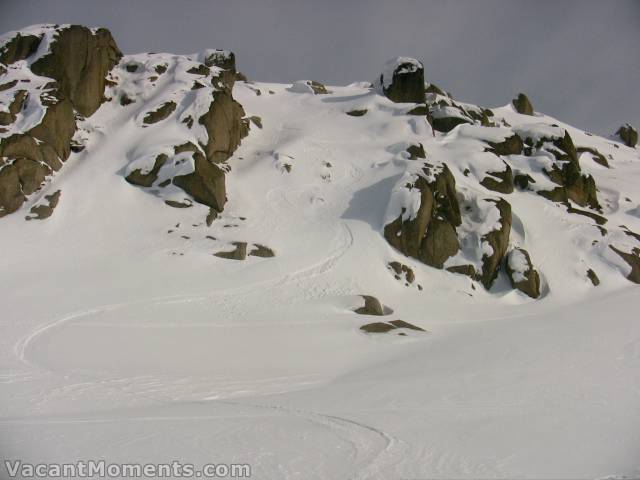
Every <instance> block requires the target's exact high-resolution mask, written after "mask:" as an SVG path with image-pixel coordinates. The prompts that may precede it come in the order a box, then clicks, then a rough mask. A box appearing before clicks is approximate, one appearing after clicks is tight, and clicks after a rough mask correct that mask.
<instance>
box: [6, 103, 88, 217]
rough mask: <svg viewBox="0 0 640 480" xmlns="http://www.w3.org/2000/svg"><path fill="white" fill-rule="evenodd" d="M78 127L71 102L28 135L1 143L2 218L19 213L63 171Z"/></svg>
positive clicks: (52, 112)
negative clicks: (2, 160) (38, 191)
mask: <svg viewBox="0 0 640 480" xmlns="http://www.w3.org/2000/svg"><path fill="white" fill-rule="evenodd" d="M75 130H76V123H75V118H74V113H73V108H72V106H71V103H70V102H69V101H68V100H65V99H62V100H58V101H57V103H55V104H51V105H49V106H48V108H47V111H46V113H45V115H44V117H43V119H42V121H41V122H40V124H39V125H37V126H35V127H34V128H32V129H31V130H29V131H28V132H26V133H22V134H16V135H12V136H10V137H6V138H3V139H2V140H0V157H4V158H5V159H6V160H5V161H4V162H5V165H4V166H3V167H2V170H1V171H0V187H1V188H0V217H2V216H4V215H7V214H9V213H12V212H15V211H16V210H17V209H18V208H20V206H22V204H23V203H24V201H25V200H26V198H27V196H29V195H31V194H32V193H34V192H35V191H36V190H37V189H38V188H39V187H40V185H41V184H42V182H44V180H45V178H46V177H47V176H48V175H50V174H51V173H53V172H54V171H55V170H59V169H60V167H61V166H62V164H63V162H64V161H65V160H66V159H67V158H68V157H69V154H70V152H71V137H72V136H73V134H74V133H75Z"/></svg>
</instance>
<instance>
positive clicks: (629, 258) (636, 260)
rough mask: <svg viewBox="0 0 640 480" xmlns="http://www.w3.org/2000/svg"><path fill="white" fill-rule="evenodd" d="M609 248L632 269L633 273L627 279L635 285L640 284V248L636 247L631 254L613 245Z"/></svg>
mask: <svg viewBox="0 0 640 480" xmlns="http://www.w3.org/2000/svg"><path fill="white" fill-rule="evenodd" d="M609 248H611V250H613V251H614V252H616V253H617V254H618V256H619V257H620V258H622V259H623V260H624V261H625V262H627V264H628V265H629V266H630V267H631V272H629V275H627V279H628V280H630V281H632V282H633V283H640V248H638V247H636V248H634V249H633V250H631V252H630V253H627V252H623V251H622V250H619V249H617V248H616V247H614V246H613V245H609Z"/></svg>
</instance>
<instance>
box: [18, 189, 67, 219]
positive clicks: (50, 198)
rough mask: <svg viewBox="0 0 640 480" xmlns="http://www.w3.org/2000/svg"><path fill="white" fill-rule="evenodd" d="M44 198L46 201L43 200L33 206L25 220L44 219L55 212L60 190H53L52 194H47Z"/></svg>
mask: <svg viewBox="0 0 640 480" xmlns="http://www.w3.org/2000/svg"><path fill="white" fill-rule="evenodd" d="M44 200H45V202H46V203H45V202H42V203H39V204H38V205H34V206H33V207H31V210H29V215H27V216H26V217H25V220H44V219H45V218H49V217H50V216H51V215H52V214H53V210H54V209H55V208H56V207H57V206H58V201H59V200H60V190H57V191H55V192H53V193H52V194H51V195H45V197H44Z"/></svg>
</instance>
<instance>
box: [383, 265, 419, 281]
mask: <svg viewBox="0 0 640 480" xmlns="http://www.w3.org/2000/svg"><path fill="white" fill-rule="evenodd" d="M389 268H391V270H392V271H393V273H394V277H395V279H396V280H402V279H403V277H404V280H405V282H406V283H407V284H411V283H413V282H414V281H415V279H416V275H415V273H414V272H413V269H412V268H411V267H409V266H408V265H405V264H404V263H400V262H389Z"/></svg>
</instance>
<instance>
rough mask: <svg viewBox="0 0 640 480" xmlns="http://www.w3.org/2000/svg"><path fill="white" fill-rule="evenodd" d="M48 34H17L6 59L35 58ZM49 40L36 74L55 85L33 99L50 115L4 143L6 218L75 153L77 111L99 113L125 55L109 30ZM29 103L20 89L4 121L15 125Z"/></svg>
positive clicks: (71, 31)
mask: <svg viewBox="0 0 640 480" xmlns="http://www.w3.org/2000/svg"><path fill="white" fill-rule="evenodd" d="M44 35H45V34H44V33H43V36H44ZM43 36H37V35H21V34H16V36H15V37H14V38H13V39H11V40H9V41H8V42H7V43H6V44H5V45H4V47H3V48H2V51H0V61H1V62H2V63H4V64H6V65H10V64H12V63H15V62H17V61H20V60H24V59H27V58H30V57H33V56H35V55H36V53H37V52H38V47H39V46H40V44H41V42H43V41H44V40H43ZM48 41H49V45H48V53H46V54H44V55H42V56H41V57H39V58H36V59H34V60H33V63H32V64H31V70H32V72H33V73H35V74H36V75H40V76H43V77H48V78H51V79H53V80H55V81H52V82H49V83H47V84H46V88H44V89H43V90H42V93H41V96H40V98H38V99H35V98H34V99H29V101H38V102H40V103H41V104H42V106H43V108H45V109H46V112H45V114H44V116H43V117H42V120H41V121H40V123H39V124H37V125H35V126H33V127H32V128H31V129H30V130H28V131H26V132H21V133H17V134H14V135H12V136H9V137H5V138H2V140H0V157H4V158H5V160H4V166H3V168H2V171H1V172H0V186H1V187H2V188H0V217H2V216H4V215H6V214H9V213H12V212H14V211H16V210H17V209H18V208H20V206H21V205H22V204H23V203H24V201H25V200H26V197H27V196H28V195H30V194H32V193H33V192H35V191H36V190H37V189H38V188H39V187H40V185H41V184H42V182H43V181H44V179H45V178H46V177H47V176H48V175H50V174H51V173H53V172H54V171H56V170H59V169H60V168H61V166H62V164H63V163H64V161H65V160H66V159H67V158H68V157H69V154H70V152H71V138H72V137H73V135H74V133H75V131H76V120H75V114H76V112H77V113H79V114H81V115H84V116H89V115H91V114H92V113H93V112H95V111H96V110H97V108H98V107H99V106H100V104H101V103H102V102H103V100H104V89H105V85H106V78H105V77H106V75H107V73H108V72H109V70H111V68H113V66H114V65H115V64H116V63H117V62H118V60H119V58H120V57H121V56H122V54H121V53H120V51H119V50H118V47H117V46H116V44H115V42H114V41H113V38H112V37H111V34H110V33H109V32H108V31H107V30H105V29H98V30H96V31H91V30H90V29H88V28H85V27H81V26H77V25H73V26H70V27H62V28H59V29H57V30H55V32H52V33H51V37H50V39H49V40H48ZM25 101H27V98H26V92H24V91H22V90H19V91H17V92H16V94H15V96H14V99H13V101H12V102H11V104H10V106H9V109H8V110H9V111H8V115H7V116H5V118H3V119H1V120H2V121H4V122H6V123H12V122H13V121H15V115H16V114H17V113H18V111H19V110H20V109H21V108H22V106H23V103H24V102H25Z"/></svg>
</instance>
